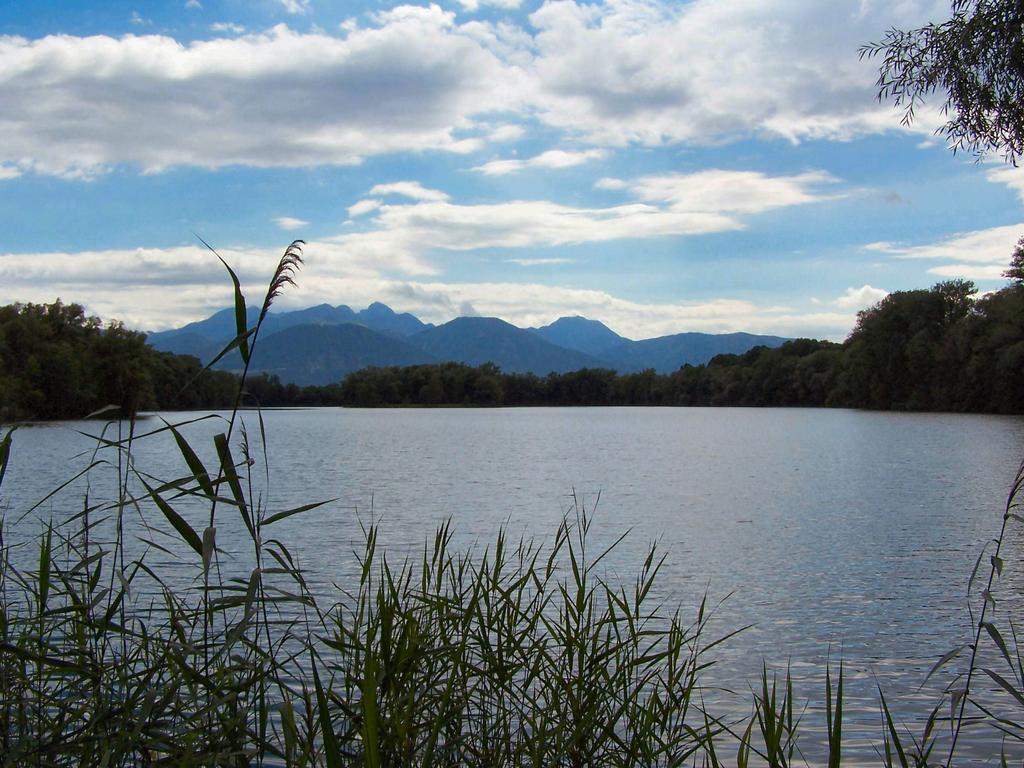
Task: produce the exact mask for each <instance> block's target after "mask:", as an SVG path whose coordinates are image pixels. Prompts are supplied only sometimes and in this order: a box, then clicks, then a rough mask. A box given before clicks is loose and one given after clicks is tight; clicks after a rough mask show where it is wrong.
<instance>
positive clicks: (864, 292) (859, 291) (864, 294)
mask: <svg viewBox="0 0 1024 768" xmlns="http://www.w3.org/2000/svg"><path fill="white" fill-rule="evenodd" d="M888 295H889V292H888V291H886V290H884V289H882V288H873V287H871V286H870V285H867V284H864V285H862V286H861V287H860V288H847V289H846V293H845V294H843V295H842V296H840V297H839V298H838V299H836V300H835V301H834V302H832V303H833V304H835V305H836V306H837V307H843V308H844V309H864V308H865V307H870V306H872V305H874V304H877V303H878V302H880V301H881V300H882V299H884V298H885V297H886V296H888ZM812 301H813V299H812Z"/></svg>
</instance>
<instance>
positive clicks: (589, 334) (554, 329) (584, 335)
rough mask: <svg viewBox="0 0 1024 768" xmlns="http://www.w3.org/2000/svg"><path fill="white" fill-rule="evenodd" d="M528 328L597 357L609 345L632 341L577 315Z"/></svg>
mask: <svg viewBox="0 0 1024 768" xmlns="http://www.w3.org/2000/svg"><path fill="white" fill-rule="evenodd" d="M530 330H531V331H533V332H534V333H536V334H537V335H538V336H540V337H541V338H542V339H544V340H545V341H548V342H551V343H552V344H557V345H558V346H560V347H565V348H566V349H575V350H576V351H577V352H583V353H584V354H587V355H592V356H593V357H598V358H603V357H605V354H604V352H605V350H607V349H608V348H610V347H613V346H615V345H617V344H621V343H622V342H627V343H633V342H630V340H629V339H627V338H625V337H624V336H619V334H617V333H616V332H615V331H613V330H612V329H611V328H609V327H608V326H607V325H605V324H604V323H602V322H600V321H598V320H588V319H587V318H585V317H580V316H579V315H575V316H574V317H560V318H558V319H557V320H555V322H553V323H551V325H545V326H544V327H542V328H531V329H530Z"/></svg>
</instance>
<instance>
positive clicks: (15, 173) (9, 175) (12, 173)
mask: <svg viewBox="0 0 1024 768" xmlns="http://www.w3.org/2000/svg"><path fill="white" fill-rule="evenodd" d="M19 176H21V169H20V168H18V167H17V166H16V165H4V164H3V163H0V181H3V180H4V179H16V178H18V177H19Z"/></svg>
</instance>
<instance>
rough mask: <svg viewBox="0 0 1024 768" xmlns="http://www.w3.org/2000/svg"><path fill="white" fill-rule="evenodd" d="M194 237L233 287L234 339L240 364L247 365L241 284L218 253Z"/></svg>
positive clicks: (206, 243) (246, 336)
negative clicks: (218, 264)
mask: <svg viewBox="0 0 1024 768" xmlns="http://www.w3.org/2000/svg"><path fill="white" fill-rule="evenodd" d="M196 237H197V238H199V242H201V243H202V244H203V245H205V246H206V248H207V250H209V251H210V253H212V254H213V255H214V256H216V257H217V259H218V260H219V261H220V263H221V264H223V265H224V269H226V270H227V271H228V275H229V276H230V277H231V284H232V286H233V287H234V295H235V329H236V335H235V338H236V340H238V352H239V354H241V356H242V362H244V363H246V364H248V363H249V342H248V341H247V339H248V327H247V326H248V324H249V323H248V319H247V317H246V306H245V296H243V295H242V285H241V283H239V282H238V275H236V274H235V270H233V269H232V268H231V266H230V265H229V264H228V263H227V262H226V261H224V259H223V257H222V256H221V255H220V254H219V253H217V251H216V250H214V248H213V247H212V246H211V245H210V244H209V243H208V242H206V241H205V240H203V238H201V237H199V235H196Z"/></svg>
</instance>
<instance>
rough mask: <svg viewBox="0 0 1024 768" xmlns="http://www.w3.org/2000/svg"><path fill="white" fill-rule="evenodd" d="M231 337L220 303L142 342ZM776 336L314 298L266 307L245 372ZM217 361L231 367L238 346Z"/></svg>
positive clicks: (555, 361) (538, 369) (643, 363)
mask: <svg viewBox="0 0 1024 768" xmlns="http://www.w3.org/2000/svg"><path fill="white" fill-rule="evenodd" d="M257 316H258V310H257V309H256V308H255V307H253V308H250V309H249V311H248V318H249V323H250V325H252V324H253V323H255V322H256V319H257ZM234 336H235V313H234V310H233V309H225V310H221V311H220V312H217V313H215V314H213V315H211V316H210V317H208V318H206V319H205V320H200V321H197V322H194V323H189V324H188V325H185V326H183V327H181V328H176V329H174V330H170V331H161V332H159V333H151V334H149V336H148V338H147V341H148V342H149V343H150V345H152V346H153V347H155V348H156V349H158V350H160V351H164V352H174V353H177V354H186V355H194V356H195V357H198V358H199V359H200V360H201V361H203V362H204V363H206V362H208V361H209V360H210V359H212V358H213V356H214V355H216V354H217V353H218V352H219V351H220V350H221V349H222V348H223V347H224V345H225V344H227V343H228V342H229V341H230V340H231V339H233V338H234ZM784 341H786V339H783V338H781V337H778V336H755V335H753V334H749V333H726V334H711V333H677V334H674V335H671V336H661V337H659V338H656V339H644V340H642V341H633V340H632V339H627V338H625V337H624V336H620V335H619V334H617V333H615V331H613V330H611V329H610V328H609V327H608V326H606V325H605V324H604V323H601V322H599V321H597V320H590V319H588V318H586V317H579V316H576V317H562V318H559V319H558V320H556V321H555V322H553V323H551V324H550V325H546V326H543V327H541V328H530V329H523V328H517V327H516V326H514V325H511V324H510V323H507V322H505V321H504V320H499V319H497V318H493V317H460V318H456V319H455V320H452V321H450V322H448V323H445V324H444V325H441V326H438V327H434V326H433V325H430V324H427V323H424V322H422V321H421V320H420V319H419V318H417V317H416V316H415V315H411V314H409V313H408V312H403V313H398V312H395V311H394V310H392V309H391V308H390V307H388V306H387V305H386V304H381V303H380V302H374V303H373V304H371V305H370V306H368V307H367V308H366V309H363V310H360V311H358V312H356V311H354V310H352V309H351V308H350V307H348V306H345V305H344V304H339V305H338V306H336V307H332V306H331V305H330V304H319V305H317V306H315V307H309V308H307V309H301V310H296V311H293V312H271V313H270V314H268V315H267V317H266V319H265V320H264V322H263V329H262V331H261V333H260V340H259V344H258V345H257V356H256V358H254V360H253V363H252V366H251V370H253V371H266V372H267V373H273V374H276V375H277V376H279V377H280V379H281V380H282V381H284V382H290V383H296V384H324V383H329V382H331V381H336V380H337V379H338V378H341V377H343V376H345V375H347V374H348V373H350V372H352V371H354V370H359V369H360V368H365V367H367V366H373V365H380V366H384V365H415V364H419V363H430V362H447V361H452V362H460V363H466V364H468V365H474V366H475V365H481V364H483V363H487V362H491V363H494V364H495V365H497V366H498V367H500V368H501V369H502V370H503V371H506V372H508V373H526V372H529V373H535V374H537V375H539V376H544V375H546V374H548V373H551V372H555V373H566V372H568V371H576V370H579V369H580V368H613V369H615V370H617V371H619V372H620V373H629V372H633V371H641V370H645V369H647V368H653V369H654V370H655V371H657V372H658V373H671V372H673V371H676V370H678V369H679V368H680V367H681V366H683V365H685V364H687V363H689V364H692V365H697V364H700V363H706V362H708V361H709V360H710V359H711V358H713V357H715V356H716V355H720V354H723V353H729V354H742V353H744V352H746V351H747V350H749V349H751V348H752V347H755V346H767V347H778V346H780V345H781V344H782V343H783V342H784ZM217 367H218V368H221V369H225V370H237V369H239V368H240V367H241V361H240V358H239V356H238V354H237V352H236V353H233V354H232V355H228V356H227V357H225V359H223V360H221V361H220V362H219V363H218V364H217ZM331 377H334V378H331Z"/></svg>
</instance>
